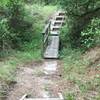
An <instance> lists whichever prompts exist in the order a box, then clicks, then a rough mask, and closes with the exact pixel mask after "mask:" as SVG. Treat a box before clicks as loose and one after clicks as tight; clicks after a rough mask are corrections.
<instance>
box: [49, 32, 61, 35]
mask: <svg viewBox="0 0 100 100" xmlns="http://www.w3.org/2000/svg"><path fill="white" fill-rule="evenodd" d="M50 34H51V35H53V36H59V34H60V32H59V31H51V33H50Z"/></svg>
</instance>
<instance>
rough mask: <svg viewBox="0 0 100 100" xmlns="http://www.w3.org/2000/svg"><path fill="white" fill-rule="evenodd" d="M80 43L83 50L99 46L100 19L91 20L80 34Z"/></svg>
mask: <svg viewBox="0 0 100 100" xmlns="http://www.w3.org/2000/svg"><path fill="white" fill-rule="evenodd" d="M81 41H82V46H83V47H84V48H90V47H92V46H94V45H99V44H100V18H96V19H93V20H92V21H91V23H90V24H89V25H88V27H87V28H86V29H85V30H84V31H82V32H81Z"/></svg>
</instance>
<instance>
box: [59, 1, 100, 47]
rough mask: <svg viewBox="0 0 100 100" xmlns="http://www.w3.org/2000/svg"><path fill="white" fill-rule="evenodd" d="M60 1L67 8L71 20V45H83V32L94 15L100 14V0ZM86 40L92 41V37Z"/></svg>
mask: <svg viewBox="0 0 100 100" xmlns="http://www.w3.org/2000/svg"><path fill="white" fill-rule="evenodd" d="M60 2H61V5H62V7H63V8H64V9H65V10H66V13H67V16H68V20H70V23H68V24H69V25H70V26H71V28H70V29H69V34H70V35H69V37H70V43H71V46H72V47H75V48H76V47H81V32H82V31H83V30H84V28H85V27H86V26H87V25H88V24H89V23H90V22H91V20H92V19H93V18H94V17H99V16H100V14H99V11H100V8H99V5H100V1H99V0H92V1H90V0H60ZM67 30H68V29H67ZM67 30H66V31H67ZM89 37H90V36H89ZM86 41H87V42H91V41H92V38H90V40H89V41H88V40H86ZM86 44H87V43H86ZM90 45H91V44H88V47H90Z"/></svg>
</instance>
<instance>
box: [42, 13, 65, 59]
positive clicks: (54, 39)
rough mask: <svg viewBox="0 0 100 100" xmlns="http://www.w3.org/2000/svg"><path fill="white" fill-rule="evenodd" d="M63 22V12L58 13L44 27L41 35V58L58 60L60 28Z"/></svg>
mask: <svg viewBox="0 0 100 100" xmlns="http://www.w3.org/2000/svg"><path fill="white" fill-rule="evenodd" d="M64 22H65V12H63V11H58V12H57V13H56V14H55V16H54V18H53V19H51V20H50V21H49V23H48V24H47V25H46V27H45V29H44V31H43V32H42V34H43V51H42V55H43V58H54V59H57V58H59V42H60V39H59V35H60V28H61V27H62V26H63V24H64Z"/></svg>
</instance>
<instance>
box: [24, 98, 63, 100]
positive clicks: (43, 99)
mask: <svg viewBox="0 0 100 100" xmlns="http://www.w3.org/2000/svg"><path fill="white" fill-rule="evenodd" d="M25 100H62V99H60V98H34V99H33V98H30V99H25Z"/></svg>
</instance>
